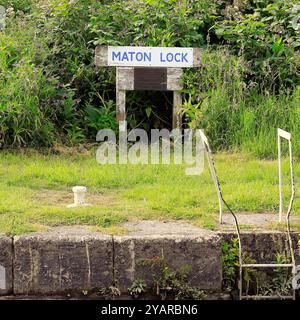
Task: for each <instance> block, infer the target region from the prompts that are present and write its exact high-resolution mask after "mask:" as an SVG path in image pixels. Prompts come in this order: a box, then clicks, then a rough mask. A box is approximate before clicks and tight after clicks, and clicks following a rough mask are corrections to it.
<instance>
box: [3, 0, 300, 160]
mask: <svg viewBox="0 0 300 320" xmlns="http://www.w3.org/2000/svg"><path fill="white" fill-rule="evenodd" d="M297 2H298V1H297V0H288V1H281V0H251V1H246V0H232V1H227V0H213V1H211V0H201V1H193V0H183V1H177V0H164V1H159V0H126V1H121V0H113V1H112V0H102V1H101V2H96V1H93V0H73V1H70V0H21V1H16V0H2V1H1V5H4V6H5V7H7V8H8V7H9V8H10V9H9V12H8V13H9V14H8V18H7V26H6V29H5V30H2V31H0V49H1V50H0V80H1V84H2V86H1V88H0V108H1V109H0V143H1V146H5V147H7V146H14V147H15V146H42V145H51V144H52V143H54V142H60V143H69V144H72V145H73V144H76V143H78V142H82V141H85V140H90V139H92V140H94V139H95V133H96V131H97V130H99V129H101V128H103V127H105V126H108V127H111V128H113V129H117V126H116V122H115V120H114V118H115V108H114V102H113V101H115V70H114V68H105V67H103V68H98V69H95V66H94V61H93V55H94V48H95V45H97V44H100V45H145V46H186V47H204V49H205V50H204V51H203V55H202V66H201V67H200V68H198V69H190V70H189V69H187V70H185V74H184V78H183V80H184V86H185V88H184V90H183V94H184V96H185V102H184V107H183V112H184V114H185V117H186V125H187V126H190V127H193V128H197V127H202V128H205V129H206V131H207V133H208V135H209V137H210V138H211V141H213V147H214V148H216V149H224V148H226V149H230V148H231V149H232V148H239V149H242V150H246V151H250V152H252V153H254V154H256V155H259V156H263V157H266V156H274V155H275V154H276V145H275V143H273V141H275V131H274V130H275V129H276V127H277V126H281V127H283V128H284V129H287V130H291V131H292V132H293V134H294V135H296V138H297V137H298V132H299V130H298V129H299V128H298V123H299V80H300V77H299V64H300V58H299V57H300V55H299V43H300V40H299V34H300V33H299V14H300V10H299V8H298V7H297V6H295V5H296V4H297ZM12 8H13V9H12ZM171 105H172V101H171V97H170V96H169V95H168V94H154V93H153V92H148V93H145V92H132V93H129V94H128V95H127V104H126V108H127V120H128V122H129V128H135V127H137V126H142V127H144V128H146V129H149V128H151V127H155V128H161V127H165V126H167V127H168V126H170V114H171ZM298 140H299V139H298ZM270 141H271V142H270ZM299 146H300V143H298V142H297V145H296V151H297V153H298V154H299V152H300V148H299Z"/></svg>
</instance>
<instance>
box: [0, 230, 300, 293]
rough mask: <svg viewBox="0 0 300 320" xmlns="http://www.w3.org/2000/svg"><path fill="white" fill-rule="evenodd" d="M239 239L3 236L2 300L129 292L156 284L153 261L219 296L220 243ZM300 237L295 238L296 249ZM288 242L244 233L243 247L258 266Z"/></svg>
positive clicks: (208, 235)
mask: <svg viewBox="0 0 300 320" xmlns="http://www.w3.org/2000/svg"><path fill="white" fill-rule="evenodd" d="M235 236H236V235H235V234H234V233H232V232H225V233H224V232H203V233H199V234H198V235H196V234H194V233H192V234H190V235H187V234H184V235H180V234H178V235H161V236H159V235H145V236H143V235H125V236H114V237H113V236H109V235H102V234H99V233H91V232H87V233H80V234H76V233H71V234H68V233H60V234H56V233H51V232H49V233H41V234H28V235H22V236H17V237H14V238H13V239H12V238H10V237H7V236H4V235H2V236H1V235H0V285H2V286H0V295H8V294H10V293H14V294H16V295H39V294H40V295H54V294H65V293H67V292H82V291H84V290H91V289H94V288H103V287H107V286H109V285H111V284H113V283H114V284H116V285H117V286H118V287H119V288H120V290H121V291H122V292H127V289H128V287H130V286H131V284H132V282H133V280H134V279H137V278H142V279H145V280H146V281H147V283H148V285H150V286H151V285H153V283H154V278H155V273H156V272H158V271H159V270H157V269H155V264H153V263H151V262H153V261H155V260H158V259H162V258H163V259H164V261H165V263H166V264H167V265H168V266H169V268H170V269H173V270H176V269H177V270H178V269H180V268H183V267H185V266H187V267H190V273H189V281H190V283H191V285H193V286H197V287H200V288H202V289H207V290H211V291H214V292H220V291H221V288H222V263H221V241H222V240H225V241H228V240H229V239H230V238H232V237H235ZM298 238H299V235H297V234H295V235H294V244H295V248H296V245H297V244H296V242H297V240H298ZM285 239H286V237H285V234H282V233H278V232H259V233H250V232H248V233H247V232H243V235H242V246H243V250H244V251H247V252H249V251H252V252H253V254H252V255H253V257H254V258H255V259H256V260H257V262H271V261H274V257H275V256H276V253H277V252H280V251H281V250H284V249H285V246H286V240H285ZM153 266H154V267H153ZM4 283H5V285H4Z"/></svg>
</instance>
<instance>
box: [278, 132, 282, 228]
mask: <svg viewBox="0 0 300 320" xmlns="http://www.w3.org/2000/svg"><path fill="white" fill-rule="evenodd" d="M277 145H278V176H279V222H281V221H282V211H283V202H282V176H281V174H282V173H281V141H280V134H279V129H277Z"/></svg>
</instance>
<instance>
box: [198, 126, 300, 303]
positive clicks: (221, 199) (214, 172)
mask: <svg viewBox="0 0 300 320" xmlns="http://www.w3.org/2000/svg"><path fill="white" fill-rule="evenodd" d="M280 133H281V134H282V135H281V136H282V137H283V138H286V139H287V137H289V139H288V141H289V155H290V171H291V188H292V194H291V198H290V202H289V206H288V210H287V214H286V223H287V235H288V242H289V249H290V254H291V260H292V263H290V264H288V263H287V264H274V263H273V264H243V258H242V244H241V233H240V228H239V224H238V220H237V217H236V215H235V214H234V212H233V211H232V210H231V208H230V206H229V205H228V204H227V202H226V201H225V199H224V197H223V194H222V191H221V186H220V182H219V179H218V175H217V170H216V167H215V163H214V157H213V154H212V152H211V149H210V146H209V143H208V139H207V137H206V135H205V134H204V132H203V130H200V135H201V138H202V140H203V142H204V147H205V150H206V155H207V160H208V164H209V169H210V173H211V176H212V178H213V181H214V184H215V187H216V189H217V195H218V200H219V212H220V217H219V221H220V223H222V214H223V210H222V203H223V204H224V205H225V207H226V208H227V209H228V211H229V212H230V214H231V215H232V217H233V219H234V225H235V229H236V233H237V236H238V243H239V289H240V290H239V291H240V293H239V298H240V300H241V299H243V298H247V299H256V298H258V299H261V298H262V297H261V296H257V295H253V296H243V292H242V283H243V267H257V268H269V267H292V268H293V269H292V274H295V273H296V265H295V256H294V249H293V243H292V237H291V228H290V216H291V212H292V206H293V202H294V196H295V179H294V170H293V155H292V144H291V134H290V133H288V132H286V131H284V130H281V129H278V135H279V134H280ZM278 141H279V144H278V148H280V137H279V138H278ZM278 154H279V158H278V162H279V167H280V168H279V184H280V210H282V190H281V158H280V156H281V151H280V149H279V151H278ZM276 297H277V296H276ZM264 298H265V297H264ZM272 298H274V296H273V297H269V299H272ZM281 298H285V299H291V298H292V299H295V290H293V295H292V296H283V297H281Z"/></svg>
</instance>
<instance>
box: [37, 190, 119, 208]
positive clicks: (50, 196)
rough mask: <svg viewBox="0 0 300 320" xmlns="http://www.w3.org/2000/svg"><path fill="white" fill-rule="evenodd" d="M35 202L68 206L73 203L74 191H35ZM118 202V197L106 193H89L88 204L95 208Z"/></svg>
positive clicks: (87, 196)
mask: <svg viewBox="0 0 300 320" xmlns="http://www.w3.org/2000/svg"><path fill="white" fill-rule="evenodd" d="M32 200H33V201H34V202H37V203H39V204H40V205H46V206H57V205H58V206H67V205H68V204H71V203H73V200H74V194H73V192H72V191H63V190H49V189H42V190H37V191H35V193H34V195H33V196H32ZM117 202H118V199H117V196H116V195H113V194H104V193H87V195H86V203H88V204H91V205H93V206H109V205H113V204H116V203H117Z"/></svg>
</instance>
